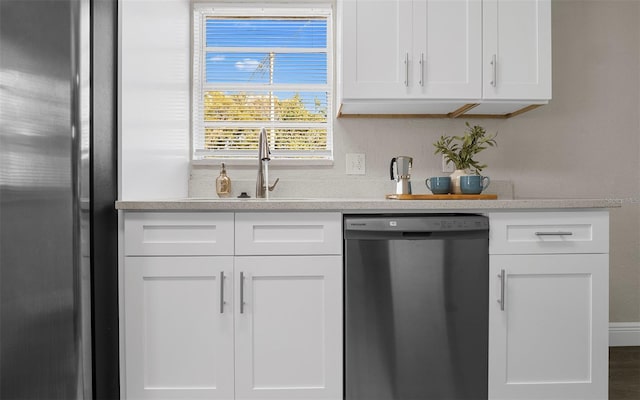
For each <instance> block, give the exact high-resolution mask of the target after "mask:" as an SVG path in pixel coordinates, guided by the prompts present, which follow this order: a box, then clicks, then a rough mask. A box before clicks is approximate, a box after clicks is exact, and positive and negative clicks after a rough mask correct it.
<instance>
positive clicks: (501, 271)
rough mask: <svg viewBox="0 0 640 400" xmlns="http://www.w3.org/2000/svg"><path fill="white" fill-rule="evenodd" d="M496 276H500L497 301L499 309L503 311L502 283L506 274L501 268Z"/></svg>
mask: <svg viewBox="0 0 640 400" xmlns="http://www.w3.org/2000/svg"><path fill="white" fill-rule="evenodd" d="M498 278H500V299H498V303H500V311H504V284H505V279H506V275H505V272H504V270H503V269H501V270H500V274H498Z"/></svg>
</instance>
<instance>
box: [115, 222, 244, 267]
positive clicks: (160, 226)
mask: <svg viewBox="0 0 640 400" xmlns="http://www.w3.org/2000/svg"><path fill="white" fill-rule="evenodd" d="M124 237H125V238H126V239H125V240H126V241H125V243H124V253H125V255H127V256H154V255H157V256H178V255H193V256H197V255H209V256H211V255H233V213H182V212H176V213H168V212H127V213H125V215H124Z"/></svg>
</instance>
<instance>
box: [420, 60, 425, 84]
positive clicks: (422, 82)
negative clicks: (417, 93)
mask: <svg viewBox="0 0 640 400" xmlns="http://www.w3.org/2000/svg"><path fill="white" fill-rule="evenodd" d="M420 86H422V87H424V53H420Z"/></svg>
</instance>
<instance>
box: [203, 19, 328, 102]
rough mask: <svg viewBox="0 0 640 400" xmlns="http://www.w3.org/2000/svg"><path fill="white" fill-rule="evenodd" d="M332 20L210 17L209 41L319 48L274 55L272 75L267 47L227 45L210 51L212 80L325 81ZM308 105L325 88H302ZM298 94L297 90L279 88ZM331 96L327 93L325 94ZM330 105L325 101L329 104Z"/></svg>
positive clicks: (208, 71)
mask: <svg viewBox="0 0 640 400" xmlns="http://www.w3.org/2000/svg"><path fill="white" fill-rule="evenodd" d="M326 38H327V23H326V20H325V19H313V18H303V19H273V18H272V19H236V18H211V19H208V20H207V23H206V41H207V47H217V48H225V47H236V48H238V47H240V48H242V47H253V48H256V47H279V48H291V49H300V48H311V49H318V50H319V52H318V53H290V52H286V50H285V51H282V52H279V53H276V54H275V55H274V61H273V63H274V68H273V70H274V73H273V77H270V74H269V70H270V68H269V53H268V52H243V51H236V52H229V51H225V50H224V49H220V51H216V52H208V53H207V55H206V81H207V83H216V82H224V83H238V84H243V83H259V84H269V82H270V80H271V79H272V83H273V84H275V85H277V84H296V83H299V84H324V83H326V82H327V55H326V53H325V52H324V51H325V49H326ZM300 94H301V95H302V96H303V98H305V103H306V104H307V105H308V106H311V105H312V104H313V98H314V97H318V98H320V99H321V100H322V102H323V103H326V98H323V96H322V93H320V92H315V93H300ZM279 95H280V96H287V97H290V96H293V92H279ZM325 97H326V96H325ZM325 105H326V104H325Z"/></svg>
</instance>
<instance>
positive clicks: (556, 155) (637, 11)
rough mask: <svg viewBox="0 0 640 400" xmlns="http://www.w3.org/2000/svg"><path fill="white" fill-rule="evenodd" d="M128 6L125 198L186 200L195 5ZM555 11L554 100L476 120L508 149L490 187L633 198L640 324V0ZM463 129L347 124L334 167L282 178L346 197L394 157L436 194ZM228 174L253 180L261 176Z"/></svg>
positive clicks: (623, 257)
mask: <svg viewBox="0 0 640 400" xmlns="http://www.w3.org/2000/svg"><path fill="white" fill-rule="evenodd" d="M120 5H121V13H122V15H121V17H122V20H121V32H122V43H121V51H122V55H121V65H122V71H121V73H122V75H121V76H122V88H121V99H122V100H121V105H122V110H121V146H122V149H121V152H122V154H121V158H120V163H121V164H120V165H121V173H122V180H121V191H120V198H121V199H126V200H130V199H149V198H175V197H186V196H187V182H188V179H189V165H188V158H189V140H188V135H189V104H190V101H189V54H190V50H189V45H190V38H189V26H190V12H189V1H188V0H173V1H168V0H120ZM552 13H553V25H552V29H553V82H554V83H553V100H552V101H551V103H550V104H549V105H546V106H544V107H542V108H540V109H537V110H534V111H531V112H529V113H525V114H523V115H521V116H518V117H515V118H512V119H510V120H505V121H502V120H469V122H471V123H478V124H481V125H483V126H484V127H485V128H486V129H487V130H488V131H490V132H493V131H498V133H499V134H498V144H499V147H498V148H497V149H490V150H488V151H487V152H486V154H483V155H482V156H481V157H480V158H481V160H482V161H483V162H486V163H487V164H489V166H490V167H489V168H488V169H487V170H485V172H486V174H487V175H489V176H491V177H492V179H494V180H509V181H512V182H513V184H514V192H515V196H516V197H517V198H531V197H538V198H545V197H546V198H549V197H553V198H575V197H592V198H619V199H623V206H622V208H620V209H614V210H612V212H611V305H610V320H611V321H613V322H632V321H640V253H639V251H640V205H639V203H640V199H639V198H640V140H639V137H640V119H639V117H638V115H639V111H640V60H639V58H640V30H639V28H638V26H639V25H640V2H638V1H635V0H627V1H625V0H620V1H607V0H592V1H584V0H562V1H553V9H552ZM158 35H160V36H158ZM464 122H465V120H456V121H451V120H433V119H375V120H374V119H338V120H336V123H335V138H334V141H335V163H334V166H332V167H323V168H311V169H310V168H304V169H302V168H297V169H290V168H289V169H276V170H275V171H276V172H273V173H272V176H274V175H277V176H279V177H281V179H282V181H283V182H286V181H287V179H292V180H305V179H307V180H309V181H310V182H314V181H318V180H324V181H329V182H332V183H333V184H334V185H335V186H336V187H340V188H345V190H348V188H349V187H350V186H352V184H353V183H354V182H355V181H359V182H372V183H373V182H379V181H387V182H388V179H389V178H388V162H389V159H390V158H391V157H392V156H395V155H412V156H413V157H414V170H413V178H414V179H413V180H414V185H415V186H414V187H415V188H416V189H419V190H420V191H421V192H426V189H425V188H423V187H422V186H421V185H423V181H424V178H426V177H428V176H431V175H434V174H438V173H439V168H440V159H439V158H438V157H436V156H434V155H433V150H432V149H433V147H432V143H433V142H434V141H435V140H436V139H437V137H438V136H439V135H441V134H457V133H460V132H462V130H463V129H464ZM351 152H357V153H365V154H366V157H367V162H366V166H367V174H366V176H364V177H357V176H347V175H345V173H344V169H345V156H344V155H345V153H351ZM229 173H230V175H231V177H232V178H233V179H238V180H243V179H246V180H250V179H255V178H254V177H255V168H242V167H237V168H230V170H229ZM363 179H364V180H363ZM285 184H286V183H285ZM389 184H390V183H389ZM416 191H417V190H416Z"/></svg>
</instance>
